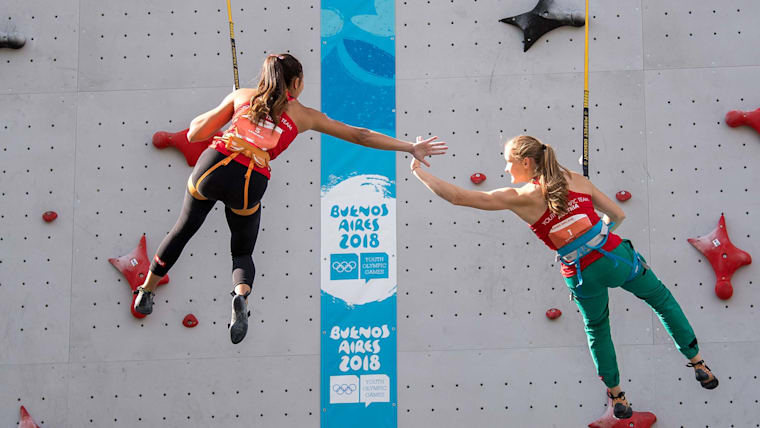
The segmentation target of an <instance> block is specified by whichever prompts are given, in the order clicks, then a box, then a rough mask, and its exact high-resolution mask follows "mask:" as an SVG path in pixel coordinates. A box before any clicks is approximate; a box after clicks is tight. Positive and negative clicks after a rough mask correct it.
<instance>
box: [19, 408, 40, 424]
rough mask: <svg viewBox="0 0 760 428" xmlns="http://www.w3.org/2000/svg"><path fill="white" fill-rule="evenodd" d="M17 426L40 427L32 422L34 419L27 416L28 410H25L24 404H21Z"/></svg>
mask: <svg viewBox="0 0 760 428" xmlns="http://www.w3.org/2000/svg"><path fill="white" fill-rule="evenodd" d="M18 428H40V427H39V426H38V425H37V424H36V423H34V419H32V417H31V416H29V412H27V411H26V408H25V407H24V406H21V416H20V417H19V421H18Z"/></svg>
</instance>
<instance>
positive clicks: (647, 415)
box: [588, 398, 657, 428]
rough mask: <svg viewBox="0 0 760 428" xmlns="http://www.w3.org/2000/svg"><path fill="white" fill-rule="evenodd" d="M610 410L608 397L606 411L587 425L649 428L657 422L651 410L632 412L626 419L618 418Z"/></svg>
mask: <svg viewBox="0 0 760 428" xmlns="http://www.w3.org/2000/svg"><path fill="white" fill-rule="evenodd" d="M612 411H613V407H612V400H610V399H609V398H608V399H607V411H606V412H604V414H603V415H602V417H601V418H599V419H597V420H595V421H594V422H591V423H590V424H588V426H589V427H590V428H634V427H635V428H649V427H651V426H652V424H654V423H655V422H657V416H655V415H654V413H651V412H633V416H631V417H630V418H628V419H618V418H616V417H615V415H613V414H612Z"/></svg>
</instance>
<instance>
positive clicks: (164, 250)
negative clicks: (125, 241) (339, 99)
mask: <svg viewBox="0 0 760 428" xmlns="http://www.w3.org/2000/svg"><path fill="white" fill-rule="evenodd" d="M303 88H304V79H303V69H302V67H301V63H300V62H299V61H298V60H297V59H296V58H294V57H293V56H292V55H289V54H280V55H269V56H268V57H267V58H266V59H265V60H264V63H263V65H262V68H261V75H260V79H259V83H258V86H257V87H256V88H244V89H239V90H236V91H234V92H232V93H230V94H229V95H227V96H226V97H225V98H224V100H223V101H222V103H221V104H219V106H217V107H216V108H215V109H213V110H210V111H208V112H206V113H203V114H201V115H200V116H198V117H196V118H195V119H193V121H192V122H191V124H190V129H189V130H188V133H187V138H188V140H189V141H191V142H197V141H203V140H206V139H208V138H210V137H211V136H213V135H214V134H215V133H216V132H217V131H218V130H219V129H220V128H221V127H222V126H223V125H225V124H226V123H227V122H229V121H230V120H231V121H232V123H231V124H230V126H229V127H228V128H227V129H226V131H224V133H223V135H222V136H221V137H216V138H215V139H214V140H213V142H212V143H211V145H209V147H208V148H207V149H206V150H205V151H203V153H202V154H201V156H200V158H199V159H198V162H197V163H196V165H195V168H194V169H193V172H192V173H191V175H190V177H189V178H188V182H187V191H186V192H185V200H184V203H183V207H182V212H181V213H180V215H179V219H178V220H177V223H176V224H175V225H174V227H173V228H172V230H171V232H169V234H168V235H167V236H166V237H165V238H164V240H163V242H161V245H160V247H159V248H158V251H157V252H156V255H155V257H153V260H152V262H151V265H150V271H149V272H148V275H147V277H146V278H145V281H144V283H143V284H142V286H140V287H138V288H137V290H135V294H136V295H137V297H136V298H135V303H134V309H135V310H136V311H137V312H139V313H141V314H146V315H147V314H150V313H151V312H152V310H153V297H154V294H155V290H156V286H157V284H158V282H159V281H160V280H161V278H162V277H163V276H164V275H166V274H167V272H168V271H169V269H171V267H172V266H173V265H174V263H175V262H176V261H177V259H178V258H179V256H180V253H181V252H182V249H183V248H184V247H185V245H186V244H187V242H188V241H189V240H190V238H191V237H192V236H193V235H194V234H195V232H197V231H198V229H199V228H200V226H201V225H202V224H203V221H204V220H205V218H206V215H207V214H208V213H209V211H211V208H212V207H213V206H214V204H215V203H216V201H222V202H223V203H224V205H225V210H224V211H225V215H226V217H227V224H228V225H229V227H230V232H231V234H232V239H231V247H232V283H233V291H232V292H231V294H232V296H233V299H232V315H231V320H230V327H229V331H230V340H231V341H232V343H239V342H240V341H241V340H243V338H244V337H245V334H246V332H247V331H248V316H249V315H250V313H249V312H248V310H247V298H248V296H249V295H250V294H251V289H252V286H253V278H254V273H255V268H254V263H253V257H252V254H253V248H254V245H255V244H256V237H257V235H258V232H259V221H260V219H261V210H260V209H259V207H260V205H261V198H262V196H263V195H264V191H265V190H266V188H267V183H268V181H269V178H270V167H269V163H270V161H272V160H274V159H275V158H276V157H277V156H278V155H279V154H280V153H282V152H283V151H284V150H285V149H287V148H288V146H289V145H290V143H291V142H292V141H293V139H294V138H295V137H296V135H298V134H299V133H300V132H304V131H308V130H310V129H313V130H315V131H318V132H322V133H325V134H328V135H332V136H334V137H337V138H341V139H343V140H346V141H349V142H351V143H355V144H359V145H362V146H366V147H371V148H375V149H380V150H396V151H404V152H408V153H410V154H412V155H413V156H414V158H415V159H419V160H420V161H421V162H423V163H425V164H426V165H427V162H425V160H424V157H425V156H430V155H438V154H443V153H445V151H446V149H447V147H446V145H445V143H441V142H434V141H433V140H434V138H430V139H428V140H425V141H417V142H416V143H410V142H406V141H401V140H397V139H395V138H391V137H389V136H386V135H383V134H380V133H377V132H374V131H371V130H369V129H365V128H357V127H353V126H349V125H346V124H344V123H341V122H339V121H336V120H332V119H330V118H328V117H327V116H326V115H324V114H323V113H320V112H319V111H317V110H314V109H311V108H308V107H306V106H304V105H302V104H301V103H299V102H298V96H299V95H300V94H301V92H302V91H303Z"/></svg>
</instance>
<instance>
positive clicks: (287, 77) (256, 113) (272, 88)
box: [247, 54, 303, 124]
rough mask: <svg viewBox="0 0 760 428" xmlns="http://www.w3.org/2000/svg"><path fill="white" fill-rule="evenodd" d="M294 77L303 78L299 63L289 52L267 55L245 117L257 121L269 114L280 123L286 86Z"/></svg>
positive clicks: (285, 100) (285, 102)
mask: <svg viewBox="0 0 760 428" xmlns="http://www.w3.org/2000/svg"><path fill="white" fill-rule="evenodd" d="M296 77H300V78H303V67H302V66H301V63H300V62H299V61H298V60H297V59H296V58H295V57H294V56H292V55H290V54H279V55H269V56H267V57H266V59H265V60H264V64H262V66H261V76H260V77H259V85H258V87H257V88H256V93H255V94H254V95H253V97H251V108H250V110H248V114H247V117H248V118H249V119H251V120H252V121H253V123H259V122H260V121H261V120H263V119H264V118H265V117H267V116H269V117H270V118H271V119H272V121H273V122H274V123H275V124H277V123H280V116H282V112H284V111H285V106H287V104H288V97H287V90H288V89H287V88H288V87H289V86H290V84H292V83H293V79H295V78H296Z"/></svg>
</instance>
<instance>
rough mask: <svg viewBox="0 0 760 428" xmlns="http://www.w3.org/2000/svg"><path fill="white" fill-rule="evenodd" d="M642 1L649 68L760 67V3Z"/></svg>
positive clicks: (733, 0) (734, 0)
mask: <svg viewBox="0 0 760 428" xmlns="http://www.w3.org/2000/svg"><path fill="white" fill-rule="evenodd" d="M642 3H643V7H644V19H643V21H642V22H643V26H644V34H643V35H644V67H645V68H646V69H662V68H683V67H734V66H741V65H760V51H759V50H758V49H757V41H758V40H760V26H758V25H757V18H758V16H760V3H758V2H756V1H754V0H731V1H726V2H707V1H696V2H682V1H678V0H665V1H651V0H647V1H643V2H642Z"/></svg>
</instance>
